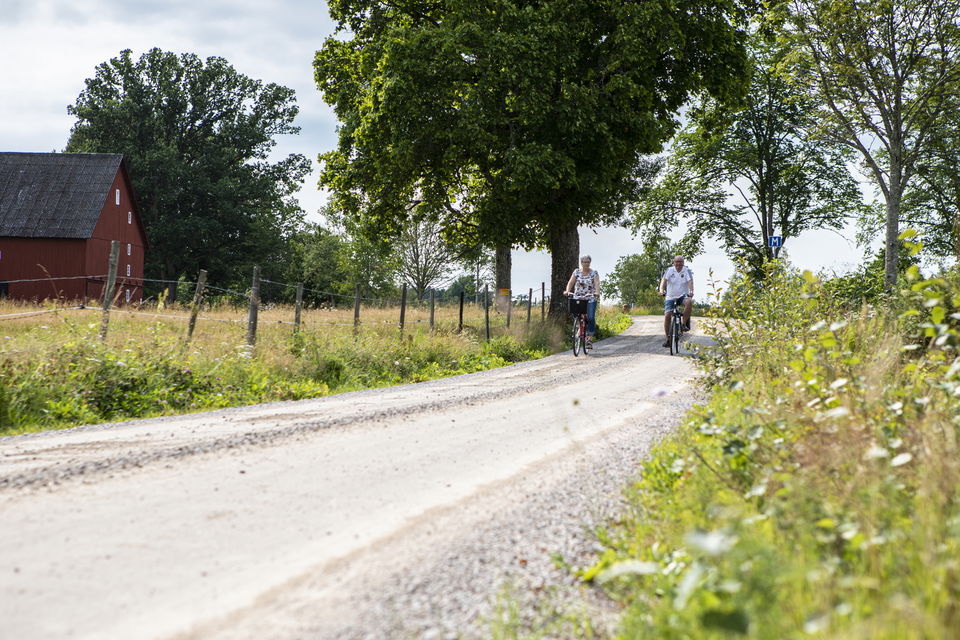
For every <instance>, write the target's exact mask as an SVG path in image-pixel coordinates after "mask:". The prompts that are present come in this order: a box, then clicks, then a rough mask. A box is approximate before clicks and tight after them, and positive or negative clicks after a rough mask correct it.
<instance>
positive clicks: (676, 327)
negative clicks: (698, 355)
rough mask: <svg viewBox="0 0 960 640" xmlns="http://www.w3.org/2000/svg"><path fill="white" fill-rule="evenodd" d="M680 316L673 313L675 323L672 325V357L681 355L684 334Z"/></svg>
mask: <svg viewBox="0 0 960 640" xmlns="http://www.w3.org/2000/svg"><path fill="white" fill-rule="evenodd" d="M681 322H683V321H682V320H681V319H680V314H678V313H677V312H674V313H673V322H671V323H670V355H672V356H678V355H680V336H681V334H682V333H683V328H682V326H681Z"/></svg>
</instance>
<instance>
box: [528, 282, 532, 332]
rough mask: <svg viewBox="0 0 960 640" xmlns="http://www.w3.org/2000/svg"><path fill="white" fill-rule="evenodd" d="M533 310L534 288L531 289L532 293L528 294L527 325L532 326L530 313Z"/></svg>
mask: <svg viewBox="0 0 960 640" xmlns="http://www.w3.org/2000/svg"><path fill="white" fill-rule="evenodd" d="M532 310H533V287H530V292H529V293H528V294H527V324H530V312H531V311H532Z"/></svg>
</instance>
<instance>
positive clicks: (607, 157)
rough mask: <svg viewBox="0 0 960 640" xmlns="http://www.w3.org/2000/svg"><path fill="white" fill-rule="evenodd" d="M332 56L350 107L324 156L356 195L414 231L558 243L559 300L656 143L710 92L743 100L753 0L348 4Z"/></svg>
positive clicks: (323, 64) (324, 66) (325, 72)
mask: <svg viewBox="0 0 960 640" xmlns="http://www.w3.org/2000/svg"><path fill="white" fill-rule="evenodd" d="M330 11H331V15H332V16H333V18H334V20H336V21H337V22H338V24H339V27H340V29H341V33H340V34H339V35H338V36H336V37H331V38H329V39H328V40H327V41H326V42H325V43H324V45H323V48H322V49H321V50H320V51H319V52H318V53H317V56H316V59H315V62H314V68H315V71H316V80H317V83H318V86H319V87H320V89H321V90H322V91H323V93H324V96H325V98H326V100H327V101H328V102H329V103H330V104H331V105H333V107H334V109H335V110H336V112H337V115H338V116H339V118H340V120H341V122H342V126H341V128H340V143H339V147H338V148H337V149H336V150H334V151H332V152H330V153H327V154H324V155H323V156H321V160H322V162H323V173H322V178H321V183H322V184H323V185H324V186H325V187H327V188H330V189H331V191H332V192H333V197H334V199H335V200H336V202H337V204H338V206H340V207H341V208H343V209H344V210H345V211H347V212H349V213H350V214H351V215H354V216H362V217H365V218H368V219H370V220H372V221H373V222H374V226H375V228H377V229H378V230H380V231H381V232H383V233H386V234H388V235H397V234H399V233H400V230H401V228H402V227H403V223H404V221H405V220H406V219H407V218H409V217H415V216H431V217H434V218H436V219H438V220H441V221H442V225H443V229H444V231H445V233H447V234H448V235H450V236H452V237H454V238H456V239H458V240H460V241H463V240H464V239H466V238H472V239H473V243H476V242H484V243H488V244H490V245H495V244H520V245H523V246H527V247H532V246H543V245H547V246H549V248H550V249H551V253H552V254H553V260H554V268H553V271H554V273H553V278H552V280H553V282H552V284H553V286H552V289H553V293H554V297H555V298H557V299H559V293H560V290H561V289H562V287H563V284H565V280H566V277H567V276H568V275H569V270H570V269H572V268H573V267H575V266H576V259H577V253H578V248H579V241H578V239H577V235H576V228H577V225H582V224H586V225H598V224H612V223H616V222H619V221H620V220H621V217H622V213H623V210H624V207H625V206H626V204H627V203H628V202H630V201H632V200H633V198H634V197H635V196H636V193H637V190H638V180H637V174H638V172H639V171H640V169H641V168H642V167H643V161H642V156H643V154H649V153H654V152H657V151H659V150H660V148H661V145H662V143H663V142H664V141H665V140H667V139H668V138H669V137H670V136H671V135H672V134H673V133H674V131H675V129H676V127H677V121H676V119H675V113H676V112H677V110H678V109H679V108H680V107H681V106H682V105H683V104H684V103H685V102H686V100H687V99H688V98H689V97H690V96H691V95H693V94H697V93H700V92H708V93H710V94H712V95H714V96H716V97H717V98H718V99H723V100H726V99H732V98H734V97H736V96H738V95H739V93H740V92H741V90H742V88H743V86H742V85H743V82H742V80H743V78H744V76H745V69H746V64H745V56H744V51H743V46H742V43H743V33H742V32H741V30H740V29H738V28H737V27H736V26H735V25H737V24H740V23H741V20H742V17H743V13H744V11H743V7H742V5H741V3H740V2H738V0H714V1H711V2H704V1H703V0H680V1H679V2H674V3H670V4H664V3H656V2H619V1H614V0H565V1H564V2H540V1H524V2H513V1H508V0H485V1H482V2H476V1H475V0H470V1H467V0H452V1H451V2H445V3H437V2H431V1H428V0H410V1H404V2H386V1H383V2H381V1H378V0H339V1H333V2H331V3H330Z"/></svg>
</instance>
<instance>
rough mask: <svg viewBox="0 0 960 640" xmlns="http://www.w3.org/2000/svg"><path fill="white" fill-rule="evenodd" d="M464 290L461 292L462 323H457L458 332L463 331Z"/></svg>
mask: <svg viewBox="0 0 960 640" xmlns="http://www.w3.org/2000/svg"><path fill="white" fill-rule="evenodd" d="M464 293H466V292H464V291H461V292H460V324H459V325H457V333H463V296H464Z"/></svg>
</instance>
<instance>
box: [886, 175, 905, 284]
mask: <svg viewBox="0 0 960 640" xmlns="http://www.w3.org/2000/svg"><path fill="white" fill-rule="evenodd" d="M902 172H903V167H902V166H901V164H900V163H899V162H898V161H896V159H894V160H893V161H892V162H891V163H890V182H889V184H890V190H889V193H888V194H887V238H886V242H885V244H884V247H885V250H884V260H883V263H884V264H883V266H884V278H883V280H884V286H885V287H886V289H887V291H893V288H894V287H895V286H896V284H897V262H898V260H897V258H898V256H899V253H900V239H899V235H900V200H901V198H902V197H903V180H902V177H903V176H902Z"/></svg>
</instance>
